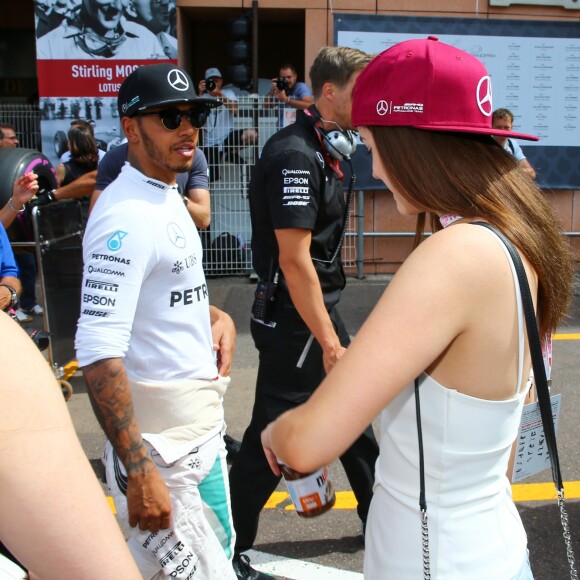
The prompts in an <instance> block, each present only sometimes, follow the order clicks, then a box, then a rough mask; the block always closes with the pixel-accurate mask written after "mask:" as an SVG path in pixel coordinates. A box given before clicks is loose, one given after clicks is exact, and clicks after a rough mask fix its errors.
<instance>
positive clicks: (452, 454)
mask: <svg viewBox="0 0 580 580" xmlns="http://www.w3.org/2000/svg"><path fill="white" fill-rule="evenodd" d="M490 233H492V232H490ZM493 235H494V236H495V234H493ZM496 238H497V236H496ZM498 242H499V243H500V244H501V247H502V248H503V249H504V252H505V253H506V256H507V257H508V260H509V263H510V266H511V269H512V273H513V276H514V281H515V286H516V296H517V312H518V329H519V363H518V382H517V386H514V393H515V395H514V397H513V398H512V399H509V400H506V401H489V400H483V399H478V398H475V397H471V396H468V395H465V394H462V393H459V392H457V391H455V390H453V389H448V388H446V387H445V386H444V385H440V384H439V383H438V382H437V381H435V380H434V379H433V378H432V377H430V376H429V375H427V374H425V373H423V374H422V375H421V377H420V397H421V422H422V430H423V445H424V457H425V487H426V497H427V515H428V519H429V543H430V560H431V574H432V578H433V579H434V580H436V579H437V580H443V579H445V580H451V579H457V580H468V579H476V578H477V579H488V578H489V579H493V580H501V579H509V578H513V577H514V576H515V574H516V573H517V572H518V571H519V570H520V568H521V566H522V563H523V561H524V558H525V553H526V544H527V540H526V534H525V530H524V528H523V525H522V522H521V520H520V517H519V514H518V512H517V510H516V507H515V505H514V503H513V501H512V498H511V487H510V483H509V481H508V479H507V477H506V470H507V465H508V460H509V456H510V452H511V447H512V443H513V442H514V440H515V438H516V435H517V430H518V425H519V422H520V418H521V413H522V407H523V402H524V398H525V392H522V393H518V392H517V389H518V387H519V385H521V379H522V373H523V358H524V339H525V335H524V324H523V310H522V305H521V297H520V289H519V283H518V280H517V276H516V273H515V269H514V266H513V263H512V260H511V258H510V256H509V254H508V253H507V250H506V249H505V246H504V245H503V243H502V242H501V241H499V239H498ZM416 425H417V419H416V412H415V397H414V385H413V384H411V385H409V386H408V387H407V388H406V389H405V390H404V391H403V392H402V393H401V394H400V395H399V396H398V397H397V398H396V399H395V400H394V401H393V402H392V403H391V404H390V405H389V406H388V407H386V408H385V409H384V410H383V412H382V414H381V438H380V456H379V459H378V460H377V466H376V475H375V477H376V480H375V492H374V493H375V495H374V497H373V500H372V504H371V511H370V514H369V521H368V523H367V537H366V552H365V578H368V579H377V580H379V579H380V580H383V579H389V580H391V579H394V580H405V579H409V580H418V579H420V578H422V577H423V568H422V564H423V560H422V544H421V519H420V510H419V451H418V436H417V427H416Z"/></svg>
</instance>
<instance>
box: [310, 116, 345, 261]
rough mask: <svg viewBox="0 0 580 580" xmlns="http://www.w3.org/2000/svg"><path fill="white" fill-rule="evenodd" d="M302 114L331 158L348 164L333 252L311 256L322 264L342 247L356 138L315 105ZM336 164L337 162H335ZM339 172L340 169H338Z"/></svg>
mask: <svg viewBox="0 0 580 580" xmlns="http://www.w3.org/2000/svg"><path fill="white" fill-rule="evenodd" d="M304 114H305V115H306V118H307V119H309V120H310V122H311V123H312V126H313V127H314V130H315V131H316V132H317V133H318V135H319V137H320V139H321V142H322V143H323V144H324V149H325V151H326V153H327V154H328V155H329V157H330V158H331V159H333V160H334V161H335V162H336V161H346V162H347V163H348V164H349V166H350V180H349V183H348V193H347V194H346V207H345V210H344V217H343V220H342V229H341V232H340V237H339V239H338V243H337V244H336V248H335V249H334V252H332V254H331V256H330V259H328V260H321V259H318V258H312V260H313V261H314V262H321V263H323V264H332V263H333V262H334V260H336V258H338V256H339V255H340V251H341V249H342V243H343V242H344V238H345V236H346V230H347V228H348V220H349V217H350V210H351V206H352V196H353V193H354V183H355V181H356V175H355V174H354V168H353V166H352V161H351V160H350V156H351V155H352V154H353V153H354V152H355V151H356V140H355V137H354V131H348V130H347V131H344V130H343V129H341V128H340V126H339V125H338V123H336V122H335V121H326V120H325V119H323V118H322V116H321V115H320V112H319V111H318V109H317V108H316V105H310V107H308V108H307V109H304ZM318 121H322V122H323V123H333V124H334V125H336V126H337V127H338V129H333V130H332V131H326V130H324V129H323V128H322V127H319V126H318V125H316V123H317V122H318ZM336 165H338V164H336ZM339 172H340V170H339ZM340 178H341V179H342V172H340Z"/></svg>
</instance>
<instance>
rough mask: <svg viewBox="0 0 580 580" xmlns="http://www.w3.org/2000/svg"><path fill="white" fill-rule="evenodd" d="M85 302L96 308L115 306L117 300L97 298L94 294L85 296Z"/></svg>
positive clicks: (104, 297) (105, 297) (103, 297)
mask: <svg viewBox="0 0 580 580" xmlns="http://www.w3.org/2000/svg"><path fill="white" fill-rule="evenodd" d="M83 302H85V303H87V302H88V303H89V304H94V305H95V306H115V303H116V302H117V300H116V298H108V297H107V296H95V295H93V294H83Z"/></svg>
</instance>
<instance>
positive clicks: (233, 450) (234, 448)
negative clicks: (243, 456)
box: [224, 433, 242, 461]
mask: <svg viewBox="0 0 580 580" xmlns="http://www.w3.org/2000/svg"><path fill="white" fill-rule="evenodd" d="M224 442H225V444H226V451H227V452H228V457H227V458H228V459H229V460H230V461H232V460H233V459H234V458H235V457H236V455H237V454H238V453H239V452H240V447H241V446H242V442H241V441H238V440H237V439H234V438H233V437H230V436H229V435H228V434H227V433H226V434H225V435H224Z"/></svg>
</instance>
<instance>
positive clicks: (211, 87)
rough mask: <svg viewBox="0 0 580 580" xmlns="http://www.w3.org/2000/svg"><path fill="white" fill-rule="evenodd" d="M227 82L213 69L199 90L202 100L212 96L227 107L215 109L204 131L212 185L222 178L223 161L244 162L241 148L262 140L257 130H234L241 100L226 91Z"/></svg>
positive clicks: (204, 145) (208, 72) (202, 132)
mask: <svg viewBox="0 0 580 580" xmlns="http://www.w3.org/2000/svg"><path fill="white" fill-rule="evenodd" d="M223 83H224V79H223V77H222V73H221V72H220V71H219V69H217V68H215V67H212V68H208V69H207V70H206V71H205V75H204V78H203V80H201V81H199V84H198V87H197V88H198V95H199V96H200V97H201V96H204V95H209V96H210V97H216V98H218V99H220V101H221V102H222V103H223V107H218V108H217V109H212V110H211V112H210V114H209V117H208V119H207V122H206V124H205V125H204V127H203V128H202V131H201V145H202V147H203V150H204V152H205V156H206V158H207V164H208V167H209V180H210V182H213V181H215V180H217V179H219V178H220V173H219V165H220V163H221V162H222V161H224V160H227V161H230V162H233V163H243V162H244V161H243V160H242V159H241V158H240V155H239V150H240V147H247V146H248V145H252V144H253V143H256V142H257V141H258V133H257V132H256V131H255V130H254V129H238V130H235V131H234V115H236V114H237V112H238V98H237V96H236V93H234V91H232V90H231V89H222V85H223Z"/></svg>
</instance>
